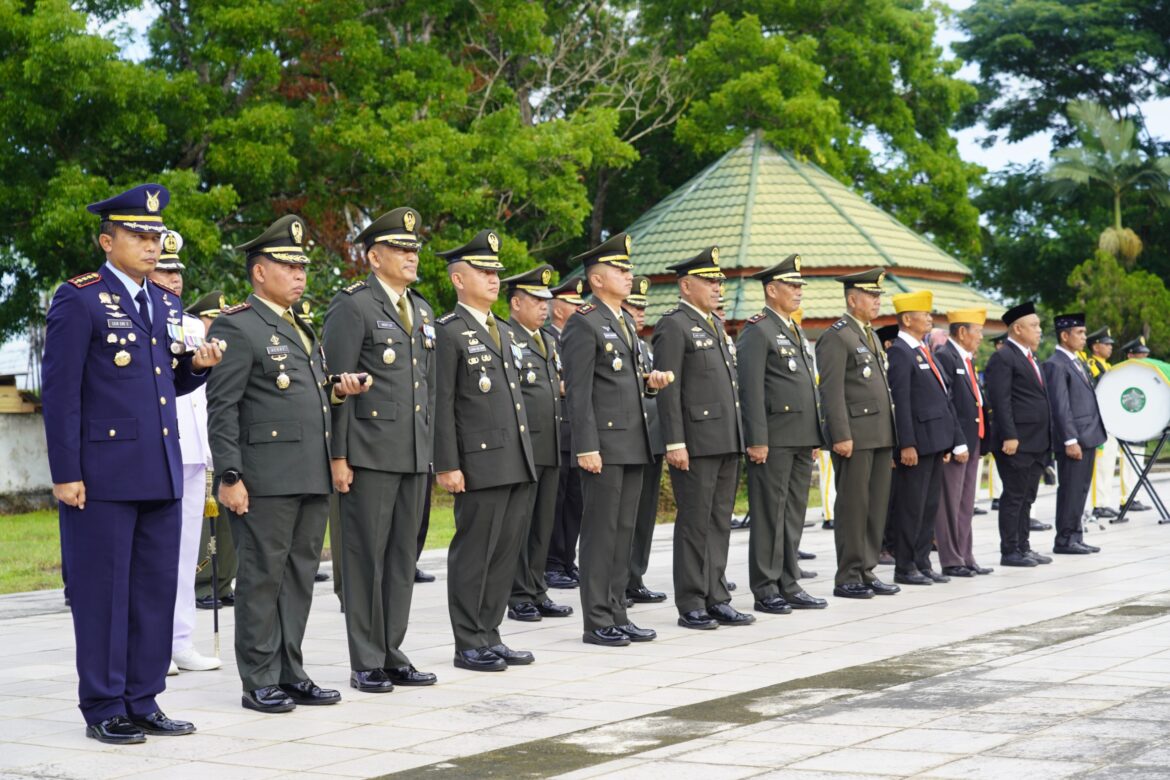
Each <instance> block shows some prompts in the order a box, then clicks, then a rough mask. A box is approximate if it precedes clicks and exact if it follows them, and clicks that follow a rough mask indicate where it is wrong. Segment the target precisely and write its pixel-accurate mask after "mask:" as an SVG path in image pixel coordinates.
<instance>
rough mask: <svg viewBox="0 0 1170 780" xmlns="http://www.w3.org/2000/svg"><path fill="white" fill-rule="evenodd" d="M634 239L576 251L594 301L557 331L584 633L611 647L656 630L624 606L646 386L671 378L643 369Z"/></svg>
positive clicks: (645, 444)
mask: <svg viewBox="0 0 1170 780" xmlns="http://www.w3.org/2000/svg"><path fill="white" fill-rule="evenodd" d="M631 244H632V242H631V239H630V237H629V236H628V235H627V234H626V233H618V234H616V235H614V236H613V237H611V238H610V239H609V240H607V241H605V242H603V243H602V244H600V245H598V246H596V247H594V248H593V249H590V250H589V251H588V252H585V253H583V254H581V255H578V256H577V257H575V258H574V260H579V261H581V263H582V265H583V266H584V268H585V276H586V278H587V279H588V282H589V286H590V287H591V288H592V290H593V300H594V301H595V302H594V303H588V304H585V305H584V306H581V307H580V308H578V309H577V312H576V313H575V314H573V315H572V316H571V317H569V319H568V321H567V322H566V323H565V330H564V333H563V334H562V335H561V353H562V356H563V358H564V361H565V392H566V395H567V396H568V406H569V421H570V424H571V426H572V434H573V435H572V440H573V449H574V453H573V455H574V457H576V458H577V464H578V465H579V466H580V469H581V493H582V503H583V510H582V513H581V518H582V519H581V553H580V559H581V614H582V617H583V619H584V623H585V632H584V635H583V636H582V639H583V641H584V642H586V643H587V644H595V645H603V646H613V647H617V646H623V645H628V644H629V643H630V642H631V641H634V642H647V641H650V640H652V639H654V638H655V637H656V636H657V633H656V632H654V631H652V630H650V629H645V628H639V627H638V626H636V625H634V624H633V623H631V622H630V621H629V618H628V617H627V616H626V593H625V591H626V583H627V582H628V581H629V572H630V569H629V558H630V545H631V539H632V538H633V533H634V520H635V517H636V515H637V510H638V499H639V496H640V495H641V491H642V472H643V470H644V467H645V466H646V464H647V463H649V462H650V460H651V454H650V431H649V429H648V427H647V424H646V415H645V413H644V412H643V411H642V396H643V394H644V393H645V392H646V389H647V387H649V388H650V390H651V391H655V390H658V389H660V388H662V387H663V386H665V385H666V383H667V379H666V375H665V374H664V373H662V372H659V371H651V372H649V373H646V369H647V368H648V366H646V365H645V361H644V358H643V356H642V354H641V347H640V342H639V341H638V335H637V333H636V332H635V330H634V322H633V320H632V319H630V316H629V315H628V314H626V313H625V312H623V311H622V308H621V306H622V301H623V300H625V299H626V297H627V296H628V295H629V294H630V290H631V289H632V287H633V280H634V277H633V274H632V273H631V269H632V267H633V266H632V265H631V264H630V247H631Z"/></svg>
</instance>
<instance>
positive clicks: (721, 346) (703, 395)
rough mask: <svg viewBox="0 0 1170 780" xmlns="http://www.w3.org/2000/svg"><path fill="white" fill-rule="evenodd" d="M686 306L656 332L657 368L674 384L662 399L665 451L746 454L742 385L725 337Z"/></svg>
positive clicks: (653, 343)
mask: <svg viewBox="0 0 1170 780" xmlns="http://www.w3.org/2000/svg"><path fill="white" fill-rule="evenodd" d="M713 319H714V322H715V327H714V329H712V328H711V326H710V325H709V324H708V323H707V321H706V320H705V319H704V318H703V317H702V316H700V315H699V313H698V312H697V311H695V310H694V309H693V308H691V307H690V306H687V305H680V306H678V307H677V308H675V309H670V310H669V311H667V312H666V313H665V314H663V315H662V317H661V318H660V319H659V320H658V324H657V325H655V326H654V338H653V340H652V341H651V346H652V347H653V349H654V368H656V369H657V370H659V371H673V372H674V375H675V381H674V382H673V383H671V384H669V385H667V386H666V387H664V388H663V389H662V390H661V391H659V393H658V419H659V421H660V423H661V425H662V440H663V441H664V442H665V443H666V446H667V448H669V447H670V445H672V444H686V446H687V453H688V454H689V455H690V456H692V457H703V456H706V455H727V454H730V453H738V452H743V426H742V423H741V422H740V417H739V394H738V391H737V389H736V386H737V384H738V381H739V380H738V379H737V377H736V375H735V368H734V366H733V365H732V358H733V356H732V354H731V351H730V350H729V349H728V347H727V339H726V338H725V336H724V333H723V322H722V321H721V320H720V319H719V318H718V317H714V318H713Z"/></svg>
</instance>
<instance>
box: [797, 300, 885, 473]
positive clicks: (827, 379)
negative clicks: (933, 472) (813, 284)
mask: <svg viewBox="0 0 1170 780" xmlns="http://www.w3.org/2000/svg"><path fill="white" fill-rule="evenodd" d="M874 341H875V343H876V350H877V351H876V352H874V351H873V350H871V349H870V347H869V342H868V341H867V339H866V336H865V331H863V330H862V329H861V327H860V326H859V325H858V324H857V321H856V320H854V319H853V318H852V317H848V316H846V317H842V318H841V319H839V320H837V321H836V322H834V323H833V324H832V325H831V326H830V327H829V328H828V329H827V330H826V331H825V332H824V333H823V334H821V337H820V338H819V339H817V347H816V357H817V370H818V371H819V372H820V375H821V384H820V390H821V407H822V409H823V410H824V414H825V428H826V431H827V438H828V440H829V443H830V444H836V443H837V442H841V441H848V440H850V439H852V440H853V447H854V449H863V450H864V449H876V448H878V447H893V446H894V415H893V401H892V400H891V398H890V386H889V382H888V380H887V379H886V359H885V350H884V349H882V345H881V343H880V342H877V335H876V334H875V335H874Z"/></svg>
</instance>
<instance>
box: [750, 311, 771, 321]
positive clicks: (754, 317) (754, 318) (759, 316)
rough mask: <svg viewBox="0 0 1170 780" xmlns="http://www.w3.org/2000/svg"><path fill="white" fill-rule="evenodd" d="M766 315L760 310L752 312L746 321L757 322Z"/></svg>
mask: <svg viewBox="0 0 1170 780" xmlns="http://www.w3.org/2000/svg"><path fill="white" fill-rule="evenodd" d="M766 316H767V315H766V314H764V313H763V312H760V313H759V314H753V315H752V316H750V317H748V320H747V321H748V322H759V321H760V320H762V319H764V318H765V317H766Z"/></svg>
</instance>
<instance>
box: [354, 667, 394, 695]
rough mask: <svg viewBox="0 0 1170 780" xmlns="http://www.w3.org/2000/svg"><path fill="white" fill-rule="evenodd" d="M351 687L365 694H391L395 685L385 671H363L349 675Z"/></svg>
mask: <svg viewBox="0 0 1170 780" xmlns="http://www.w3.org/2000/svg"><path fill="white" fill-rule="evenodd" d="M349 687H350V688H357V689H358V690H359V691H362V692H364V693H390V691H392V690H394V683H393V682H391V681H390V678H389V677H387V676H386V672H385V670H383V669H362V670H359V671H355V672H350V673H349Z"/></svg>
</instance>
